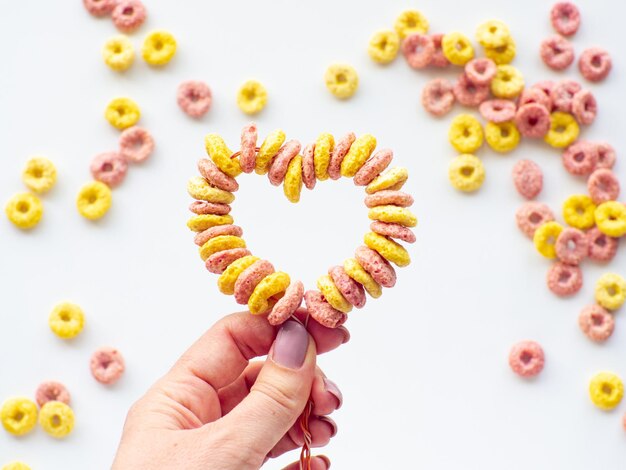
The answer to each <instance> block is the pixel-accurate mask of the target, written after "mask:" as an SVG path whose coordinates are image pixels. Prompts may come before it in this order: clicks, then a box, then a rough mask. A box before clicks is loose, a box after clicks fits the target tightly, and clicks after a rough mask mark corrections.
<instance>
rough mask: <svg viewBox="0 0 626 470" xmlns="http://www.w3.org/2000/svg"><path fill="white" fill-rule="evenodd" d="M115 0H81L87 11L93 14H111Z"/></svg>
mask: <svg viewBox="0 0 626 470" xmlns="http://www.w3.org/2000/svg"><path fill="white" fill-rule="evenodd" d="M116 4H117V0H83V5H85V8H86V9H87V11H88V12H89V13H91V14H92V15H94V16H105V15H109V14H111V12H112V11H113V8H115V5H116Z"/></svg>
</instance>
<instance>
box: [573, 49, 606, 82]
mask: <svg viewBox="0 0 626 470" xmlns="http://www.w3.org/2000/svg"><path fill="white" fill-rule="evenodd" d="M612 67H613V62H612V60H611V56H610V55H609V53H608V52H607V51H605V50H604V49H600V48H599V47H592V48H589V49H586V50H585V51H584V52H583V53H582V54H581V55H580V59H579V60H578V68H579V69H580V73H581V74H582V76H583V77H585V78H586V79H587V80H589V81H590V82H599V81H602V80H604V79H605V78H606V77H607V75H608V74H609V72H610V71H611V68H612Z"/></svg>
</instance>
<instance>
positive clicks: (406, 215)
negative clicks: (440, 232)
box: [367, 206, 417, 227]
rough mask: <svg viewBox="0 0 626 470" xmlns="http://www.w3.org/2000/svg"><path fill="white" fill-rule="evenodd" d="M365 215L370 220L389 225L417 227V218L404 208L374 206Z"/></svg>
mask: <svg viewBox="0 0 626 470" xmlns="http://www.w3.org/2000/svg"><path fill="white" fill-rule="evenodd" d="M367 215H368V217H369V218H370V219H372V220H380V221H381V222H387V223H390V224H400V225H404V226H405V227H415V226H416V225H417V217H415V215H414V214H413V213H412V212H411V211H410V210H409V209H407V208H406V207H399V206H376V207H372V208H371V209H370V210H369V212H368V214H367Z"/></svg>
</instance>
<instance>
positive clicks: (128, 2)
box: [111, 0, 146, 33]
mask: <svg viewBox="0 0 626 470" xmlns="http://www.w3.org/2000/svg"><path fill="white" fill-rule="evenodd" d="M116 1H117V4H116V5H115V8H114V9H113V11H112V12H111V18H112V19H113V24H114V25H115V27H116V28H117V29H119V30H120V31H122V32H123V33H132V32H133V31H136V30H137V29H139V28H140V27H141V25H142V24H143V23H144V21H146V7H144V6H143V3H141V2H140V1H139V0H116Z"/></svg>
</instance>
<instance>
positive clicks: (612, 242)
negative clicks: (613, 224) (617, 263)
mask: <svg viewBox="0 0 626 470" xmlns="http://www.w3.org/2000/svg"><path fill="white" fill-rule="evenodd" d="M587 240H588V242H589V243H588V245H589V259H591V260H593V261H600V262H603V263H604V262H608V261H611V260H612V259H613V258H615V255H616V254H617V247H618V244H619V239H618V238H613V237H609V236H608V235H605V234H604V233H602V232H601V231H600V229H599V228H598V227H593V228H592V229H590V230H588V231H587Z"/></svg>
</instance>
